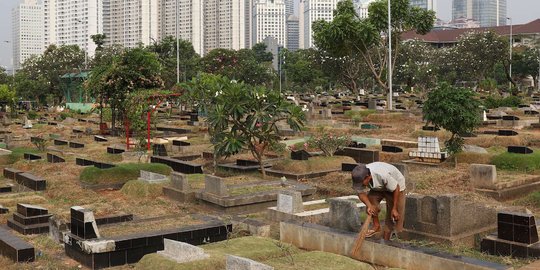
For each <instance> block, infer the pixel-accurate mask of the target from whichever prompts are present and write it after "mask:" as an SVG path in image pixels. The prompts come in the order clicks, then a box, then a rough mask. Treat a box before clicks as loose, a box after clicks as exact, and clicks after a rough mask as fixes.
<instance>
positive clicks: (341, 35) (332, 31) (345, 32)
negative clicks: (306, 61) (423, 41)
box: [313, 0, 435, 90]
mask: <svg viewBox="0 0 540 270" xmlns="http://www.w3.org/2000/svg"><path fill="white" fill-rule="evenodd" d="M391 4H392V27H391V28H392V41H391V42H392V46H393V48H394V55H393V56H392V58H393V59H394V60H395V58H396V55H397V54H396V52H398V51H399V49H400V46H399V45H400V43H399V39H400V36H401V33H402V32H404V31H416V32H417V33H420V34H425V33H427V32H429V31H430V30H431V29H432V27H433V23H434V21H435V13H434V12H433V11H427V10H425V9H422V8H418V7H411V6H410V5H409V0H391ZM387 14H388V9H387V1H385V0H378V1H375V2H373V3H372V4H371V5H370V6H369V17H368V18H367V19H360V18H359V17H358V15H357V13H356V10H355V8H354V5H353V3H352V1H351V0H345V1H341V2H339V3H338V5H337V9H336V10H335V11H334V19H333V20H332V21H331V22H326V21H316V22H314V23H313V39H314V42H315V45H316V46H317V47H318V48H320V49H321V50H324V51H326V52H327V53H328V54H329V55H331V56H333V57H335V58H343V57H347V58H349V59H362V60H363V61H364V62H365V63H366V65H367V67H368V70H369V72H370V73H371V75H372V76H373V78H374V79H375V81H376V82H377V83H378V84H379V85H380V86H381V87H382V88H383V89H385V90H388V85H387V82H386V72H387V70H386V68H387V63H388V42H389V41H388V38H385V37H388V36H389V35H388V15H387ZM381 33H382V35H381ZM347 63H353V62H351V61H347V62H344V65H342V68H343V69H345V68H346V66H345V64H347ZM393 63H395V61H393ZM392 68H394V66H393V67H392Z"/></svg>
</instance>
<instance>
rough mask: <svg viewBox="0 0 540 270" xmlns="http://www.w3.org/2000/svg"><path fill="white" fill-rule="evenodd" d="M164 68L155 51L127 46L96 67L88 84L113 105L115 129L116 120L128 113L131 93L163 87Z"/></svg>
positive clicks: (102, 100)
mask: <svg viewBox="0 0 540 270" xmlns="http://www.w3.org/2000/svg"><path fill="white" fill-rule="evenodd" d="M160 71H161V64H160V63H159V60H158V58H157V56H156V55H155V54H154V53H152V52H149V51H147V50H146V49H144V48H133V49H126V50H125V51H124V52H123V53H122V54H120V55H116V56H115V57H113V58H112V59H111V60H110V61H104V62H102V64H101V65H99V66H96V67H94V68H93V69H92V73H91V75H90V77H89V78H88V81H87V82H86V85H85V87H87V89H88V90H90V91H91V92H92V94H93V95H94V97H96V98H97V99H98V100H99V101H100V103H101V104H107V103H108V104H109V105H110V106H111V111H112V123H111V125H112V127H111V128H112V129H113V130H114V129H115V128H116V120H117V119H124V118H125V117H126V104H125V101H126V97H127V96H128V95H129V94H130V93H132V92H135V91H138V90H141V89H155V88H161V87H163V81H162V80H161V77H160ZM102 108H103V106H102Z"/></svg>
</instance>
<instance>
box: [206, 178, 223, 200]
mask: <svg viewBox="0 0 540 270" xmlns="http://www.w3.org/2000/svg"><path fill="white" fill-rule="evenodd" d="M204 192H206V193H210V194H214V195H217V196H220V197H227V196H229V190H228V188H227V184H226V183H225V179H223V178H221V177H217V176H213V175H205V177H204Z"/></svg>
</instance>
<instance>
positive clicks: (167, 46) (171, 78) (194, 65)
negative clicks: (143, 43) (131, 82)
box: [148, 36, 200, 88]
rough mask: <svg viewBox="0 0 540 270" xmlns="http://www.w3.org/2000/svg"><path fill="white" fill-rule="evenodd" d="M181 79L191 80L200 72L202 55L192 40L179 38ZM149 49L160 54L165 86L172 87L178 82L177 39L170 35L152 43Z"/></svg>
mask: <svg viewBox="0 0 540 270" xmlns="http://www.w3.org/2000/svg"><path fill="white" fill-rule="evenodd" d="M178 47H179V52H180V54H179V58H180V61H179V63H180V80H182V81H187V80H191V78H193V77H194V76H196V75H197V73H198V72H199V61H200V56H199V55H198V54H197V53H196V52H195V49H194V48H193V45H192V44H191V42H189V41H187V40H183V39H180V40H179V44H178ZM148 48H149V50H150V51H152V52H155V53H156V54H157V55H158V58H159V62H160V63H161V65H162V66H163V70H162V75H161V76H162V78H163V81H164V83H165V88H171V87H172V86H173V85H175V84H176V65H177V63H176V39H175V38H174V37H172V36H168V37H166V38H164V39H162V40H161V41H160V42H159V43H154V44H153V45H150V46H149V47H148Z"/></svg>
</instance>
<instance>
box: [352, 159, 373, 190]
mask: <svg viewBox="0 0 540 270" xmlns="http://www.w3.org/2000/svg"><path fill="white" fill-rule="evenodd" d="M351 175H352V182H353V189H354V190H357V191H359V190H362V189H363V188H364V187H367V186H369V181H371V173H370V171H369V169H368V168H367V167H366V165H365V164H358V165H357V166H356V167H354V169H353V170H352V173H351Z"/></svg>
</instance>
